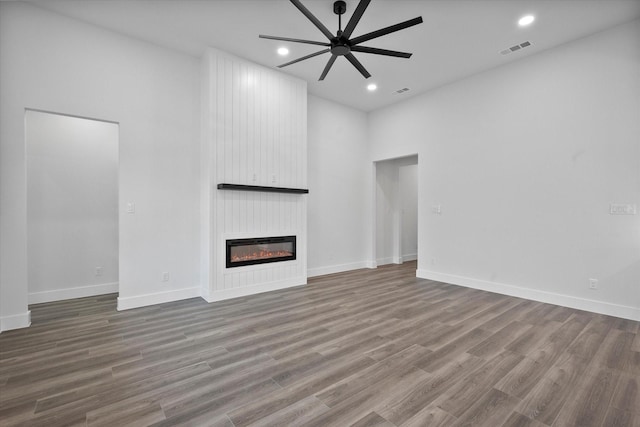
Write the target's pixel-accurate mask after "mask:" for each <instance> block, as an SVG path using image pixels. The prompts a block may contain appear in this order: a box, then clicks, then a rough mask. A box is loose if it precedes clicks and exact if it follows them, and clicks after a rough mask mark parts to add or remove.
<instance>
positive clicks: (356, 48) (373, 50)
mask: <svg viewBox="0 0 640 427" xmlns="http://www.w3.org/2000/svg"><path fill="white" fill-rule="evenodd" d="M351 52H362V53H374V54H376V55H386V56H395V57H398V58H411V55H413V54H412V53H408V52H398V51H396V50H387V49H378V48H375V47H367V46H351Z"/></svg>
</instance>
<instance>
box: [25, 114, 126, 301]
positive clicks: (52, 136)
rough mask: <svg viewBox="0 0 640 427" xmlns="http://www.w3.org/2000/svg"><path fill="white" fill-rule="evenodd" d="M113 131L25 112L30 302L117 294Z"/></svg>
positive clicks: (92, 122)
mask: <svg viewBox="0 0 640 427" xmlns="http://www.w3.org/2000/svg"><path fill="white" fill-rule="evenodd" d="M118 133H119V126H118V124H117V123H114V122H110V121H103V120H96V119H88V118H82V117H76V116H69V115H64V114H58V113H51V112H43V111H38V110H26V111H25V145H26V159H27V275H28V276H27V277H28V291H29V304H37V303H42V302H50V301H59V300H65V299H71V298H81V297H87V296H93V295H102V294H108V293H115V292H118V282H119V271H118V166H119V158H118V157H119V155H118V144H119V142H118V139H119V137H118Z"/></svg>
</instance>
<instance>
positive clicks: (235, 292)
mask: <svg viewBox="0 0 640 427" xmlns="http://www.w3.org/2000/svg"><path fill="white" fill-rule="evenodd" d="M306 284H307V278H306V277H294V278H293V279H287V280H280V281H277V282H269V283H262V284H260V285H254V286H245V287H242V288H232V289H223V290H218V291H213V292H211V293H210V294H209V297H208V298H205V297H203V298H204V299H205V300H206V301H207V302H215V301H223V300H227V299H231V298H238V297H245V296H247V295H254V294H261V293H263V292H269V291H276V290H278V289H285V288H292V287H294V286H302V285H306Z"/></svg>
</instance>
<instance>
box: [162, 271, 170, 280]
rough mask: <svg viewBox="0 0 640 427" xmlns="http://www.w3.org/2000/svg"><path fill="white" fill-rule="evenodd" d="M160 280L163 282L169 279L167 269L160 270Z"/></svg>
mask: <svg viewBox="0 0 640 427" xmlns="http://www.w3.org/2000/svg"><path fill="white" fill-rule="evenodd" d="M161 280H162V281H163V282H168V281H169V272H168V271H163V272H162V276H161Z"/></svg>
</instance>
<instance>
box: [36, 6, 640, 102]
mask: <svg viewBox="0 0 640 427" xmlns="http://www.w3.org/2000/svg"><path fill="white" fill-rule="evenodd" d="M30 2H31V3H34V4H37V5H39V6H41V7H43V8H46V9H49V10H53V11H56V12H58V13H61V14H64V15H68V16H71V17H74V18H77V19H80V20H82V21H86V22H89V23H92V24H96V25H99V26H101V27H104V28H108V29H111V30H114V31H117V32H120V33H124V34H127V35H130V36H132V37H136V38H140V39H143V40H147V41H149V42H152V43H155V44H158V45H161V46H166V47H169V48H172V49H176V50H179V51H182V52H185V53H188V54H191V55H194V56H200V55H201V54H202V52H203V51H204V50H205V48H206V47H207V46H213V47H216V48H218V49H221V50H224V51H227V52H230V53H233V54H235V55H237V56H240V57H243V58H246V59H249V60H251V61H253V62H256V63H258V64H262V65H265V66H267V67H275V66H276V65H279V64H282V63H284V62H288V61H290V60H293V59H295V58H298V57H300V56H304V55H307V54H309V53H312V52H316V51H319V50H321V49H322V47H321V46H314V45H306V44H296V43H283V42H278V41H274V40H266V39H260V38H258V34H267V35H275V36H284V37H291V38H300V39H310V40H318V41H325V40H326V39H325V38H324V36H323V35H322V33H321V32H320V31H319V30H318V29H317V28H316V27H315V26H314V25H313V24H312V23H311V22H310V21H308V20H307V18H306V17H305V16H304V15H302V13H300V12H299V11H298V10H297V9H296V8H295V7H294V6H293V5H292V4H291V3H290V2H289V1H287V0H91V1H82V0H32V1H30ZM302 2H303V3H304V4H305V6H306V7H307V8H308V9H309V10H310V11H311V12H312V13H313V14H314V15H315V16H316V17H318V18H319V19H320V20H321V21H322V22H323V23H324V24H325V26H326V27H327V28H329V29H330V30H331V31H335V30H337V27H338V20H337V15H335V14H334V13H333V0H302ZM357 3H358V2H357V1H356V0H347V12H346V14H345V15H344V17H343V27H344V26H345V25H346V22H347V21H348V19H349V17H350V16H351V13H353V10H354V9H355V7H356V5H357ZM525 14H534V15H535V16H536V21H535V22H534V23H533V24H532V25H531V26H530V27H527V28H519V27H518V25H517V20H518V18H520V17H521V16H522V15H525ZM416 16H422V17H423V19H424V23H423V24H420V25H417V26H415V27H411V28H409V29H405V30H402V31H399V32H396V33H393V34H389V35H386V36H384V37H381V38H378V39H374V40H371V41H369V42H366V43H363V45H366V46H372V47H379V48H383V49H392V50H400V51H406V52H412V53H413V57H412V58H411V59H401V58H392V57H386V56H378V55H370V54H365V53H356V54H355V55H356V56H357V58H358V59H359V60H360V62H361V63H362V64H363V65H364V66H365V67H366V68H367V70H368V71H369V72H370V73H371V74H372V77H371V78H369V79H367V80H365V79H364V78H363V77H362V76H361V75H360V73H359V72H358V71H357V70H356V69H355V68H353V66H352V65H351V64H349V63H348V62H347V61H346V59H345V58H338V60H337V61H336V63H335V64H334V66H333V68H332V69H331V71H330V72H329V74H328V76H327V78H326V79H325V80H324V81H323V82H319V81H318V77H319V76H320V73H321V72H322V70H323V68H324V66H325V64H326V62H327V60H328V59H329V54H324V55H320V56H317V57H314V58H311V59H308V60H306V61H303V62H300V63H297V64H294V65H291V66H289V67H286V68H283V69H282V70H283V71H284V72H286V73H288V74H291V75H293V76H296V77H299V78H302V79H304V80H306V81H307V82H308V88H309V91H310V92H311V93H313V94H316V95H318V96H321V97H324V98H327V99H331V100H334V101H337V102H339V103H342V104H345V105H349V106H352V107H355V108H358V109H360V110H363V111H371V110H374V109H377V108H380V107H383V106H386V105H389V104H392V103H395V102H398V101H401V100H403V99H407V98H408V97H411V96H414V95H416V94H418V93H423V92H425V91H428V90H430V89H433V88H436V87H439V86H442V85H445V84H447V83H450V82H453V81H456V80H460V79H463V78H465V77H467V76H470V75H472V74H476V73H478V72H482V71H484V70H488V69H490V68H494V67H497V66H500V65H503V64H506V63H508V62H511V61H515V60H518V59H521V58H524V57H526V56H529V55H533V54H536V53H538V52H540V51H542V50H545V49H549V48H551V47H554V46H558V45H560V44H562V43H566V42H568V41H571V40H575V39H577V38H580V37H584V36H586V35H589V34H593V33H596V32H598V31H602V30H604V29H607V28H610V27H613V26H615V25H618V24H621V23H624V22H629V21H631V20H634V19H637V18H640V0H422V1H419V0H372V2H371V4H370V5H369V8H368V9H367V11H366V12H365V14H364V15H363V17H362V19H361V21H360V23H359V24H358V26H357V27H356V29H355V31H354V33H353V36H354V37H355V36H358V35H361V34H365V33H368V32H370V31H373V30H377V29H379V28H382V27H387V26H389V25H393V24H396V23H398V22H401V21H405V20H407V19H411V18H414V17H416ZM524 41H530V42H531V43H532V46H530V47H528V48H526V49H524V50H522V51H518V52H514V53H511V54H509V55H501V54H500V53H499V52H500V51H501V50H503V49H505V48H508V47H510V46H513V45H515V44H519V43H522V42H524ZM280 46H287V47H288V48H289V50H290V54H289V56H288V57H287V58H284V59H283V58H282V57H279V56H278V55H277V54H276V49H277V48H278V47H280ZM370 82H374V83H376V84H377V85H378V90H377V91H376V92H373V93H371V92H368V91H367V90H366V85H367V84H368V83H370ZM405 87H407V88H410V90H409V91H408V92H405V93H403V94H396V93H395V91H396V90H397V89H401V88H405Z"/></svg>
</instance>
